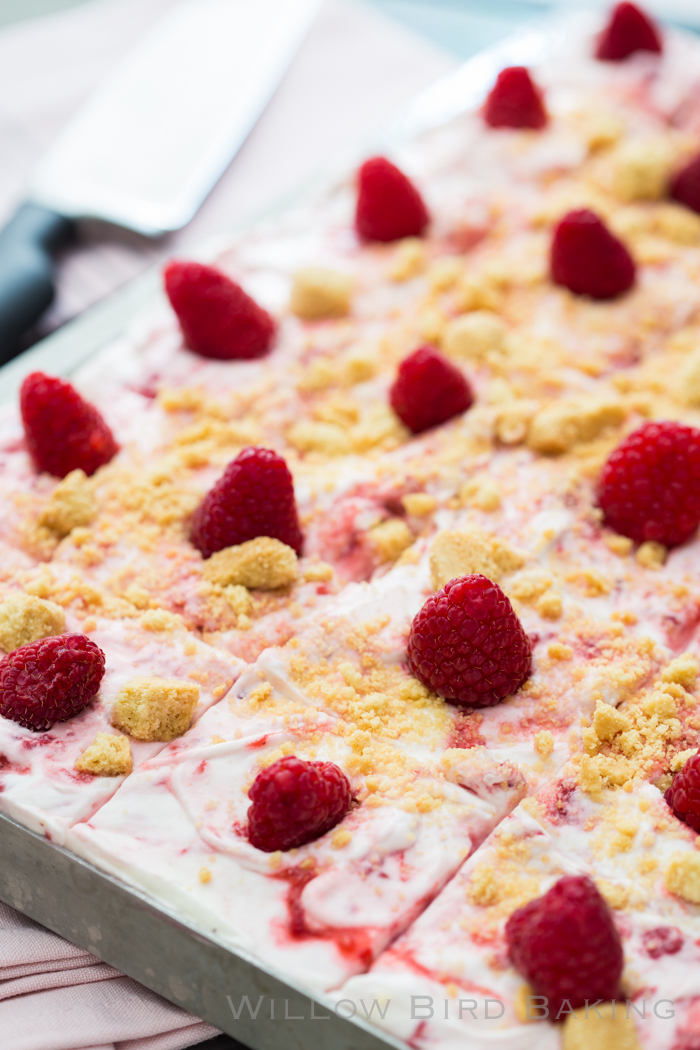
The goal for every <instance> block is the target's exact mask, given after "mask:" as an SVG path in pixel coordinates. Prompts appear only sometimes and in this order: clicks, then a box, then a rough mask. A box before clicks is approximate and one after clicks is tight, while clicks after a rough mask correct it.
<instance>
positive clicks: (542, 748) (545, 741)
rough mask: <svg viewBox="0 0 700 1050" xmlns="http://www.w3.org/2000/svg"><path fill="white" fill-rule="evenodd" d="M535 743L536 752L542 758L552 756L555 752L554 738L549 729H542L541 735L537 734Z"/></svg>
mask: <svg viewBox="0 0 700 1050" xmlns="http://www.w3.org/2000/svg"><path fill="white" fill-rule="evenodd" d="M534 743H535V751H536V752H537V754H538V755H541V756H542V758H546V757H547V755H551V753H552V751H553V750H554V737H553V736H552V734H551V733H550V731H549V729H540V731H539V733H535V737H534Z"/></svg>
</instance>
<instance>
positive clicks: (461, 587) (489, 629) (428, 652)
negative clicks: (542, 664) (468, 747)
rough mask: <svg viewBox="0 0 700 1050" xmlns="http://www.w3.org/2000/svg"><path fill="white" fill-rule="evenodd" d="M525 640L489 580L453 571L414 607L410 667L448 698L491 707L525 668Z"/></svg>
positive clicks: (521, 677) (520, 679)
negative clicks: (451, 576) (419, 606)
mask: <svg viewBox="0 0 700 1050" xmlns="http://www.w3.org/2000/svg"><path fill="white" fill-rule="evenodd" d="M531 662H532V656H531V647H530V640H529V638H528V637H527V635H526V634H525V631H524V630H523V625H522V624H521V622H520V620H519V619H518V617H517V616H516V615H515V612H514V611H513V606H512V605H511V604H510V602H509V600H508V598H506V596H505V594H504V593H503V591H502V590H501V588H500V587H499V586H498V584H497V583H493V581H492V580H489V579H487V577H486V576H481V575H480V574H479V573H473V574H472V575H470V576H458V577H457V578H456V579H454V580H451V581H450V582H449V583H448V584H446V586H445V587H443V588H442V590H440V591H438V592H437V594H434V595H433V596H432V597H431V598H428V600H427V602H426V603H425V605H424V606H423V608H422V609H421V611H420V612H419V613H418V615H417V616H416V617H415V619H414V620H413V623H412V624H411V632H410V634H409V637H408V665H409V667H410V669H411V672H412V673H413V674H414V675H415V676H416V678H418V679H419V681H421V682H422V683H423V685H427V686H428V687H429V688H430V689H433V690H434V691H435V692H436V693H437V694H438V696H443V697H444V698H445V700H450V701H451V702H452V703H453V704H463V705H466V706H469V707H491V706H493V704H497V703H499V701H501V700H503V698H504V697H506V696H509V695H510V694H511V693H514V692H516V690H517V689H519V688H520V686H521V685H522V684H523V682H524V681H525V679H526V678H527V677H528V675H529V674H530V665H531Z"/></svg>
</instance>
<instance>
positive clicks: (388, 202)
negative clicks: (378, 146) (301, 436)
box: [355, 157, 430, 241]
mask: <svg viewBox="0 0 700 1050" xmlns="http://www.w3.org/2000/svg"><path fill="white" fill-rule="evenodd" d="M357 180H358V195H357V207H356V210H355V229H356V230H357V233H358V236H359V237H361V238H362V240H364V241H398V240H400V239H401V238H402V237H420V235H421V234H422V233H423V230H424V229H425V227H426V226H427V225H428V223H429V222H430V215H429V214H428V209H427V208H426V206H425V204H424V202H423V198H422V197H421V195H420V193H419V192H418V190H417V189H416V187H415V186H414V185H413V183H412V182H411V181H410V179H408V178H407V177H406V176H405V175H404V173H403V172H402V171H399V169H398V168H397V167H396V165H395V164H392V163H391V162H390V161H388V160H387V159H386V157H372V158H371V159H370V160H366V161H365V163H364V164H363V165H362V166H361V168H360V170H359V172H358V175H357Z"/></svg>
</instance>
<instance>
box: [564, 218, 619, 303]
mask: <svg viewBox="0 0 700 1050" xmlns="http://www.w3.org/2000/svg"><path fill="white" fill-rule="evenodd" d="M551 270H552V279H553V280H554V281H555V282H556V283H557V284H563V285H564V287H565V288H568V289H569V291H571V292H574V293H575V294H576V295H590V296H591V297H592V298H593V299H614V298H615V296H617V295H621V294H622V293H623V292H626V291H627V290H628V288H631V287H632V285H633V284H634V278H635V265H634V262H633V260H632V256H631V255H630V253H629V252H628V251H627V249H626V248H625V246H624V244H623V243H622V241H620V240H618V239H617V237H615V236H614V235H613V234H612V233H611V232H610V230H609V229H608V228H607V226H606V225H605V224H604V223H603V221H602V220H601V219H600V218H599V217H598V216H597V215H596V214H595V212H592V211H589V210H588V208H581V209H580V210H578V211H570V212H569V213H568V214H567V215H565V216H564V218H563V219H561V220H560V222H559V223H558V225H557V227H556V229H555V231H554V237H553V239H552V249H551Z"/></svg>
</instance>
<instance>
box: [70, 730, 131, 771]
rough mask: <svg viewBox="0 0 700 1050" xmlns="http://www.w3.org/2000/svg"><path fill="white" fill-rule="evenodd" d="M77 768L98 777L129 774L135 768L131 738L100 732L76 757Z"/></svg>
mask: <svg viewBox="0 0 700 1050" xmlns="http://www.w3.org/2000/svg"><path fill="white" fill-rule="evenodd" d="M75 768H76V769H77V770H78V772H79V773H92V774H93V776H96V777H120V776H127V775H128V774H129V773H131V770H132V769H133V763H132V760H131V744H130V743H129V738H128V737H125V736H114V735H113V734H111V733H98V734H97V736H96V737H95V739H94V740H93V742H92V743H91V744H90V746H89V747H87V748H86V749H85V750H84V751H83V753H82V755H80V756H79V757H78V758H77V759H76V761H75Z"/></svg>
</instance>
